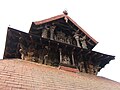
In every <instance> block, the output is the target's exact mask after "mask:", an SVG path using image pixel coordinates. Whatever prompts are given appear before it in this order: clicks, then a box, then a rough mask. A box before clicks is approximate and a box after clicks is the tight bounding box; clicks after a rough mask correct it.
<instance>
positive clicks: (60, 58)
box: [59, 49, 62, 63]
mask: <svg viewBox="0 0 120 90" xmlns="http://www.w3.org/2000/svg"><path fill="white" fill-rule="evenodd" d="M59 52H60V63H62V50H61V49H59Z"/></svg>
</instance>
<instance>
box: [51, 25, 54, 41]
mask: <svg viewBox="0 0 120 90" xmlns="http://www.w3.org/2000/svg"><path fill="white" fill-rule="evenodd" d="M54 30H55V26H51V28H50V39H51V40H53V35H54Z"/></svg>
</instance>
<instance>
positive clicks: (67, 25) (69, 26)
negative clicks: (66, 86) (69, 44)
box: [29, 14, 98, 49]
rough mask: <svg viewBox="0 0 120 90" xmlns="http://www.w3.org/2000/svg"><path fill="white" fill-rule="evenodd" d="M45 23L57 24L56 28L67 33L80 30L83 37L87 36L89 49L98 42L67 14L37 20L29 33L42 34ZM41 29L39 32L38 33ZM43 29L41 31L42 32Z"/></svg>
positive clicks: (48, 24) (49, 24)
mask: <svg viewBox="0 0 120 90" xmlns="http://www.w3.org/2000/svg"><path fill="white" fill-rule="evenodd" d="M45 25H47V26H53V25H54V26H56V28H59V29H60V28H61V29H63V30H64V32H66V33H71V34H72V35H73V34H74V33H75V32H77V31H79V34H80V36H81V37H84V36H86V41H87V46H88V47H89V48H88V49H93V48H94V47H95V46H96V44H97V43H98V42H97V41H96V40H95V39H94V38H92V37H91V36H90V35H89V34H88V33H87V32H86V31H85V30H84V29H82V28H81V27H80V26H79V25H78V24H77V23H76V22H75V21H74V20H72V19H71V18H70V17H69V16H68V15H67V14H61V15H57V16H54V17H51V18H48V19H45V20H41V21H35V22H33V23H32V25H31V28H30V31H29V33H31V34H36V35H40V33H41V32H42V30H43V29H44V27H45ZM38 31H39V33H38ZM40 31H41V32H40Z"/></svg>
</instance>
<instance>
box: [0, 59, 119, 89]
mask: <svg viewBox="0 0 120 90" xmlns="http://www.w3.org/2000/svg"><path fill="white" fill-rule="evenodd" d="M0 89H1V90H18V89H20V90H58V89H59V90H120V83H118V82H116V81H113V80H110V79H107V78H104V77H100V76H95V75H90V74H85V73H79V74H78V73H73V72H68V71H64V70H61V69H58V68H56V67H52V66H47V65H43V64H37V63H35V62H30V61H25V60H21V59H5V60H0Z"/></svg>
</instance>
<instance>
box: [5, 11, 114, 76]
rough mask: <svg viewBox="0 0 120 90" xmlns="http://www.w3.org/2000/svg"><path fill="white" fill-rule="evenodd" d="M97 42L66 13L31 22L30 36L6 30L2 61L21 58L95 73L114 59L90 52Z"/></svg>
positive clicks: (74, 70) (9, 29) (11, 29)
mask: <svg viewBox="0 0 120 90" xmlns="http://www.w3.org/2000/svg"><path fill="white" fill-rule="evenodd" d="M97 43H98V42H97V41H96V40H95V39H94V38H92V37H91V36H90V35H89V34H88V33H87V32H86V31H85V30H83V29H82V28H81V27H80V26H79V25H78V24H77V23H76V22H75V21H74V20H72V19H71V18H70V17H69V16H68V13H67V12H64V14H61V15H57V16H54V17H51V18H49V19H45V20H42V21H36V22H32V25H31V27H30V30H29V33H25V32H22V31H20V30H16V29H13V28H11V27H8V31H7V37H6V46H5V51H4V56H3V58H4V59H10V58H21V59H23V60H27V61H34V62H37V63H42V64H46V65H51V66H54V67H59V68H67V69H68V70H69V68H72V69H73V72H79V73H80V72H84V73H89V74H93V75H97V73H98V72H99V71H100V70H101V69H102V68H103V67H104V66H105V65H106V64H108V63H109V62H110V61H111V60H113V59H114V58H115V56H112V55H107V54H103V53H100V52H97V51H93V50H92V49H93V48H94V47H95V46H96V45H97Z"/></svg>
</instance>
